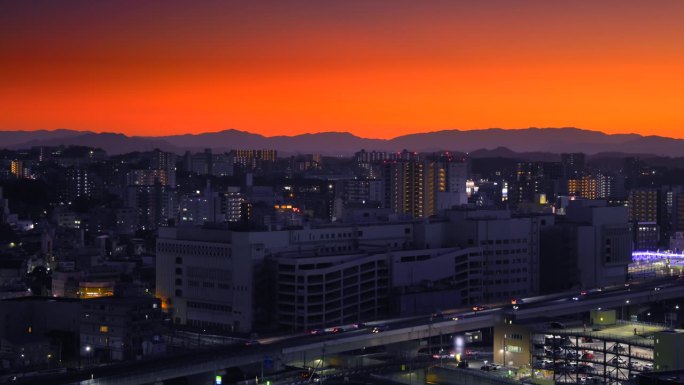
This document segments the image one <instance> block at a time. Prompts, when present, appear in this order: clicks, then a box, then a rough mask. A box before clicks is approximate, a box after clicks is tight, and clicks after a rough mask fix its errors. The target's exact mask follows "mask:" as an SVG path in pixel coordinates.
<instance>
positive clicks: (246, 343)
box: [245, 340, 261, 346]
mask: <svg viewBox="0 0 684 385" xmlns="http://www.w3.org/2000/svg"><path fill="white" fill-rule="evenodd" d="M256 345H261V342H259V340H249V341H245V346H256Z"/></svg>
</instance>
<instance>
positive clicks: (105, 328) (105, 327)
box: [100, 325, 109, 333]
mask: <svg viewBox="0 0 684 385" xmlns="http://www.w3.org/2000/svg"><path fill="white" fill-rule="evenodd" d="M100 333H109V326H105V325H103V326H100Z"/></svg>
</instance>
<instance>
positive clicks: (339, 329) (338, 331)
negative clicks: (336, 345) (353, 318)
mask: <svg viewBox="0 0 684 385" xmlns="http://www.w3.org/2000/svg"><path fill="white" fill-rule="evenodd" d="M343 331H344V329H343V328H341V327H339V326H338V327H334V328H332V329H331V330H330V332H332V333H342V332H343Z"/></svg>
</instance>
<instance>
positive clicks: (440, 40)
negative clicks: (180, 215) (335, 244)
mask: <svg viewBox="0 0 684 385" xmlns="http://www.w3.org/2000/svg"><path fill="white" fill-rule="evenodd" d="M682 20H684V1H681V0H672V1H652V0H650V1H649V0H643V1H628V0H619V1H618V0H615V1H549V0H544V1H542V0H539V1H511V0H501V1H455V0H446V1H437V0H434V1H432V0H407V1H398V0H387V1H373V0H358V1H356V0H344V1H325V0H311V1H285V0H272V1H263V0H262V1H249V0H245V1H225V0H224V1H218V0H216V1H177V0H166V1H139V0H136V1H122V0H116V1H107V0H98V1H93V0H83V1H69V0H61V1H55V0H45V1H31V0H16V1H15V0H4V1H2V2H0V130H15V129H21V130H34V129H56V128H71V129H78V130H92V131H98V132H99V131H109V132H123V133H125V134H132V135H166V134H177V133H188V132H193V133H198V132H206V131H218V130H223V129H228V128H235V129H239V130H245V131H250V132H255V133H261V134H264V135H280V134H298V133H305V132H320V131H349V132H351V133H354V134H357V135H360V136H364V137H375V138H390V137H395V136H397V135H401V134H406V133H414V132H425V131H435V130H443V129H452V128H458V129H473V128H488V127H503V128H524V127H530V126H536V127H561V126H575V127H581V128H586V129H593V130H601V131H604V132H608V133H618V132H619V133H626V132H636V133H641V134H656V135H663V136H673V137H680V138H684V22H683V21H682Z"/></svg>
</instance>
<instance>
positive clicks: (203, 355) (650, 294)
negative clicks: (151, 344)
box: [19, 279, 684, 385]
mask: <svg viewBox="0 0 684 385" xmlns="http://www.w3.org/2000/svg"><path fill="white" fill-rule="evenodd" d="M682 286H684V281H681V280H677V279H663V280H658V281H652V282H642V283H635V284H633V285H632V286H631V287H629V288H627V287H625V286H618V287H611V288H604V290H603V291H602V292H595V293H592V294H589V295H587V296H586V299H583V300H580V301H574V300H573V299H572V297H573V296H577V295H579V293H577V292H567V293H561V294H554V295H548V296H540V297H533V298H525V299H523V303H522V304H520V305H518V309H517V310H514V309H513V307H512V305H511V304H498V305H495V306H494V307H492V308H490V309H486V310H482V311H473V310H472V308H459V309H451V310H448V311H444V312H442V314H440V315H438V316H437V317H434V316H418V317H408V318H397V319H388V320H384V321H377V322H372V323H369V324H367V325H366V326H365V327H363V328H359V329H353V328H351V327H349V326H346V327H343V329H344V330H345V331H342V332H340V333H327V334H322V335H310V334H307V333H301V334H295V335H283V336H276V337H269V338H264V339H262V340H259V344H258V345H252V346H244V345H232V346H220V347H213V348H208V349H207V350H203V351H197V352H191V353H183V354H178V355H174V356H164V357H159V358H150V359H146V360H143V361H137V362H127V363H122V364H116V365H110V366H104V367H96V368H88V369H84V370H82V371H79V372H74V373H66V374H62V375H52V376H43V377H37V376H36V377H32V378H24V379H21V380H20V381H19V383H22V384H45V383H50V384H55V385H59V384H73V383H80V384H82V385H93V384H113V383H115V382H116V381H117V380H116V379H117V378H123V377H126V378H133V377H136V376H140V377H141V381H142V378H143V377H145V378H150V377H152V376H153V374H155V375H157V377H156V378H162V379H163V378H173V377H164V376H167V375H168V376H177V375H176V373H178V371H179V370H181V368H187V371H188V373H187V374H193V373H200V372H202V371H208V370H217V369H220V368H221V366H222V367H224V368H225V367H229V366H231V365H230V363H233V362H242V361H246V360H252V361H251V362H260V361H261V360H262V359H263V357H265V356H271V357H273V356H277V355H278V354H280V353H282V352H285V351H295V350H297V349H313V348H315V347H320V346H323V347H324V348H325V346H326V344H327V345H328V346H329V348H330V349H332V348H333V347H334V346H335V344H336V343H337V344H338V345H340V346H342V345H343V344H342V343H343V342H345V341H354V340H357V341H365V340H369V339H375V340H376V341H380V342H382V340H383V338H384V337H383V335H384V334H386V335H387V336H389V335H396V336H402V335H404V334H402V333H408V334H405V338H406V339H408V338H409V337H408V336H409V335H415V333H417V332H415V331H414V330H419V329H420V330H430V329H431V330H433V331H435V332H436V331H437V329H440V330H445V331H449V330H451V332H452V333H453V332H455V331H459V330H461V331H465V330H473V329H468V328H469V327H471V326H475V325H485V324H486V325H487V326H480V327H491V326H493V320H494V319H495V317H493V316H496V315H497V314H501V313H502V312H507V313H511V314H513V313H515V314H516V315H517V316H519V317H520V318H533V317H539V315H540V314H541V315H548V314H551V313H552V312H559V313H563V314H572V313H577V312H578V311H583V310H588V309H590V308H593V307H596V306H600V305H601V304H604V303H612V304H615V303H617V304H621V303H624V301H629V298H633V297H634V298H638V300H639V301H644V302H647V301H652V300H655V299H657V298H664V297H665V296H680V295H681V292H682V291H681V287H682ZM656 288H659V290H656ZM614 306H618V305H614ZM380 324H382V325H387V326H388V327H389V330H388V331H386V332H381V333H378V334H377V335H371V333H370V330H371V329H372V327H373V326H376V325H380ZM459 325H460V326H459ZM343 326H344V325H343ZM477 328H478V327H475V329H477ZM462 329H463V330H462ZM404 330H406V332H404ZM411 333H414V334H411ZM445 334H449V333H445ZM432 335H433V336H434V335H435V334H432ZM371 346H373V345H371ZM212 363H213V364H212ZM210 368H214V369H210ZM108 379H111V381H110V380H108ZM131 383H133V382H131Z"/></svg>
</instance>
